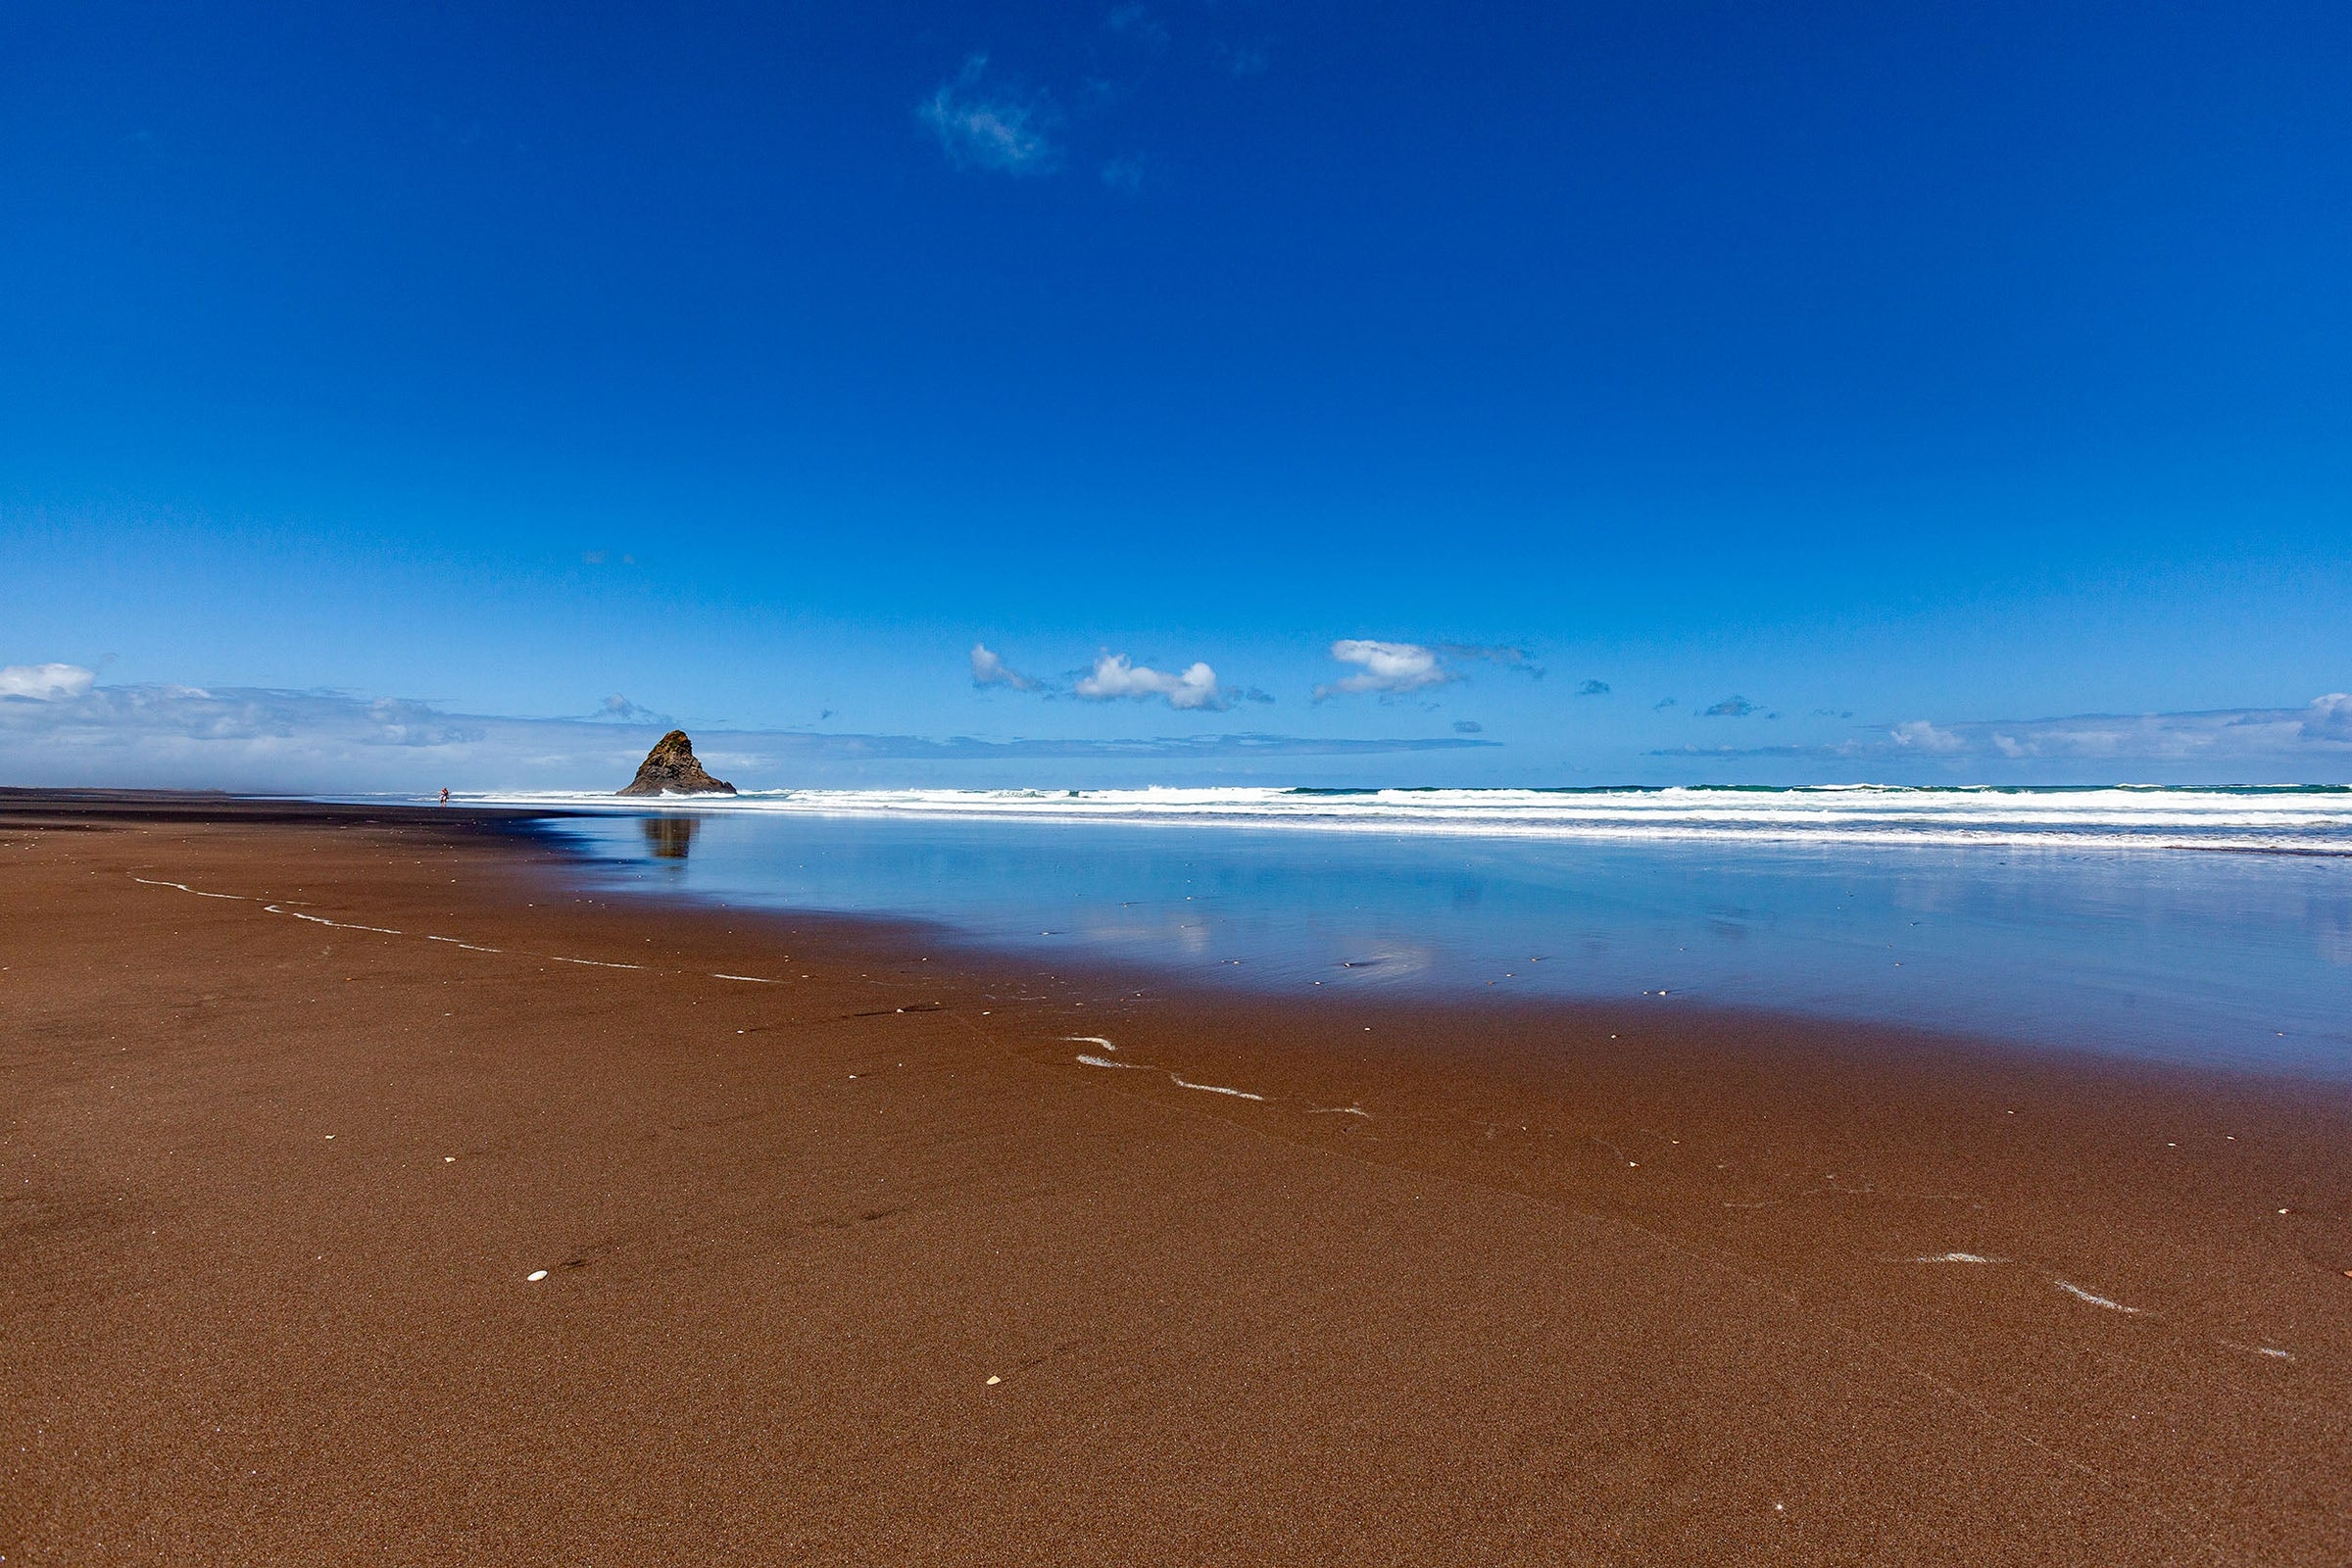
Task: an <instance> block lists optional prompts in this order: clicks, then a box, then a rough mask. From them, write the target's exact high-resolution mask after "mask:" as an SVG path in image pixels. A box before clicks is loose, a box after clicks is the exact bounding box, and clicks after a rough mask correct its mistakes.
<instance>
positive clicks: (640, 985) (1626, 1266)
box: [0, 791, 2352, 1562]
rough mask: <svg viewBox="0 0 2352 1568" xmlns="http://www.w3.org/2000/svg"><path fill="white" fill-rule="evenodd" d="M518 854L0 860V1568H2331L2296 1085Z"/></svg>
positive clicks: (2322, 1216)
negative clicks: (719, 1560)
mask: <svg viewBox="0 0 2352 1568" xmlns="http://www.w3.org/2000/svg"><path fill="white" fill-rule="evenodd" d="M546 814H548V813H546V812H542V811H535V810H525V811H515V812H511V813H498V814H489V813H484V812H482V811H480V810H479V809H471V808H457V807H452V808H447V809H444V808H438V807H429V806H428V807H415V808H393V807H331V806H326V805H322V804H319V803H276V802H263V803H255V802H242V803H240V802H232V801H215V800H210V799H191V798H188V797H156V796H147V795H142V796H140V797H138V798H136V799H132V798H128V797H123V796H112V795H110V796H108V797H107V798H105V799H104V800H92V799H91V798H90V797H89V796H88V794H86V793H84V792H75V793H74V794H73V795H72V796H68V795H65V794H63V793H53V792H15V791H12V792H0V866H5V867H6V868H7V871H8V875H7V878H6V881H5V885H4V886H0V901H5V906H6V907H7V913H8V917H9V918H8V924H9V926H10V927H11V929H13V930H18V931H22V932H25V933H26V935H25V936H24V937H23V938H21V939H18V940H15V941H12V950H13V951H12V952H11V954H10V956H8V958H7V959H6V963H7V965H8V967H7V968H6V969H5V970H0V1019H5V1021H6V1024H7V1026H8V1027H7V1029H6V1030H5V1033H6V1035H7V1037H8V1038H9V1039H10V1040H11V1041H12V1042H13V1044H11V1045H9V1046H8V1047H7V1048H6V1051H7V1055H6V1058H5V1059H6V1072H7V1077H8V1080H9V1081H10V1083H11V1085H12V1095H11V1100H12V1102H13V1104H14V1106H15V1107H16V1108H14V1109H13V1110H12V1111H11V1112H10V1113H9V1116H8V1120H7V1123H6V1126H7V1143H6V1150H7V1153H8V1155H9V1159H8V1163H7V1165H6V1167H5V1174H6V1176H8V1177H11V1178H14V1179H13V1180H10V1181H9V1182H8V1186H9V1188H10V1189H11V1196H12V1198H13V1199H14V1200H15V1201H12V1202H11V1204H9V1205H8V1213H9V1229H8V1232H7V1251H6V1256H5V1258H4V1259H0V1262H4V1263H5V1265H6V1267H5V1270H4V1274H5V1278H6V1280H7V1281H10V1282H13V1283H0V1320H4V1321H5V1322H6V1324H7V1328H8V1332H7V1333H6V1335H4V1336H0V1340H5V1342H6V1348H0V1358H4V1360H5V1365H6V1377H7V1384H6V1386H7V1387H8V1389H9V1390H10V1397H9V1399H8V1401H7V1403H8V1405H9V1407H10V1410H9V1418H8V1421H7V1427H8V1429H9V1430H8V1431H6V1432H5V1433H0V1437H5V1438H7V1439H8V1440H9V1441H11V1442H13V1443H15V1444H16V1445H18V1451H19V1453H20V1454H21V1455H22V1456H24V1457H23V1458H22V1460H21V1463H22V1464H23V1470H22V1471H21V1474H22V1476H23V1478H24V1484H23V1486H21V1487H19V1488H17V1489H16V1490H17V1492H18V1495H20V1496H22V1497H24V1498H25V1499H26V1512H25V1515H24V1517H23V1519H22V1520H21V1521H20V1522H19V1523H18V1524H17V1525H15V1526H10V1525H9V1524H8V1522H7V1521H6V1520H5V1518H4V1517H0V1537H13V1538H14V1540H15V1543H16V1544H15V1546H14V1548H11V1547H9V1546H7V1545H6V1544H0V1550H6V1551H7V1554H8V1555H9V1557H10V1559H11V1560H25V1561H39V1560H61V1561H62V1560H71V1559H74V1558H76V1557H78V1556H81V1555H86V1554H89V1553H90V1551H91V1548H92V1544H94V1543H96V1542H99V1541H105V1542H106V1543H107V1544H108V1554H109V1555H110V1556H111V1555H117V1554H120V1555H122V1556H123V1557H124V1558H125V1559H126V1560H155V1561H164V1560H172V1561H202V1560H223V1561H228V1560H243V1561H259V1560H288V1561H291V1560H299V1559H301V1558H303V1557H305V1556H311V1557H316V1556H317V1555H318V1554H319V1553H320V1552H326V1553H329V1554H332V1555H336V1556H341V1557H346V1558H349V1557H354V1556H368V1555H372V1554H377V1553H380V1554H383V1555H386V1556H399V1557H402V1558H404V1559H405V1560H455V1559H457V1558H460V1557H463V1556H466V1555H469V1554H475V1553H480V1552H486V1553H488V1554H489V1555H492V1556H494V1557H496V1558H498V1559H499V1560H504V1561H539V1560H550V1561H553V1560H559V1559H561V1558H564V1557H574V1558H576V1557H578V1556H580V1555H583V1554H594V1553H605V1554H611V1553H614V1552H625V1553H626V1554H628V1555H630V1556H631V1557H633V1558H641V1559H646V1560H682V1561H683V1560H707V1559H708V1558H709V1557H711V1556H712V1555H724V1554H726V1553H727V1552H729V1551H733V1552H737V1553H745V1552H749V1553H754V1554H760V1553H767V1554H773V1555H790V1554H794V1553H797V1554H800V1555H806V1556H810V1557H813V1558H817V1559H820V1560H853V1559H858V1558H865V1557H874V1556H882V1557H889V1558H893V1559H896V1560H908V1559H917V1560H919V1559H925V1558H932V1557H936V1558H940V1559H942V1560H945V1559H947V1558H951V1557H953V1558H958V1559H961V1560H1005V1561H1037V1560H1048V1561H1054V1560H1068V1561H1080V1560H1089V1559H1092V1560H1105V1559H1112V1558H1116V1559H1124V1560H1137V1561H1160V1560H1168V1561H1206V1560H1218V1561H1223V1560H1232V1561H1243V1560H1258V1561H1265V1560H1278V1559H1280V1560H1304V1559H1308V1558H1316V1557H1321V1558H1325V1559H1334V1560H1337V1559H1346V1560H1364V1561H1413V1560H1494V1561H1545V1560H1583V1559H1589V1558H1592V1557H1602V1558H1608V1559H1610V1560H1637V1559H1641V1560H1655V1561H1707V1560H1718V1561H1719V1560H1724V1559H1725V1558H1733V1557H1740V1556H1743V1555H1757V1554H1770V1555H1772V1556H1774V1557H1775V1558H1776V1559H1778V1558H1785V1559H1787V1560H1790V1561H1800V1562H1803V1561H1837V1560H1846V1559H1848V1558H1850V1557H1852V1556H1855V1555H1872V1554H1877V1555H1882V1556H1908V1557H1911V1558H1913V1559H1915V1560H1935V1559H1937V1558H1943V1559H1947V1560H1948V1559H1950V1558H1953V1557H1955V1556H1960V1555H1965V1556H1968V1557H1970V1558H1972V1559H1974V1560H1985V1561H2018V1562H2077V1561H2080V1562H2110V1561H2116V1560H2125V1559H2129V1560H2167V1561H2173V1560H2178V1561H2233V1560H2244V1559H2248V1558H2254V1559H2259V1560H2263V1561H2276V1562H2303V1561H2309V1562H2323V1561H2332V1560H2340V1559H2341V1557H2342V1556H2343V1555H2344V1554H2345V1552H2346V1550H2347V1547H2348V1546H2352V1528H2348V1527H2347V1525H2346V1523H2345V1521H2346V1519H2347V1518H2348V1517H2352V1477H2347V1476H2345V1475H2343V1474H2341V1470H2342V1467H2341V1465H2340V1462H2338V1460H2339V1458H2340V1454H2341V1453H2342V1452H2343V1451H2345V1450H2346V1444H2347V1442H2348V1441H2352V1417H2347V1415H2346V1414H2345V1413H2344V1412H2345V1411H2346V1409H2347V1400H2346V1398H2345V1396H2346V1395H2347V1394H2348V1393H2352V1323H2348V1322H2347V1317H2348V1314H2347V1311H2346V1307H2347V1305H2352V1278H2347V1277H2345V1275H2344V1273H2343V1271H2344V1270H2346V1269H2352V1203H2348V1202H2347V1199H2346V1195H2347V1192H2348V1191H2352V1154H2347V1152H2346V1151H2347V1150H2352V1093H2347V1092H2345V1091H2343V1090H2342V1089H2341V1087H2340V1086H2329V1085H2310V1084H2302V1083H2281V1082H2278V1081H2275V1080H2270V1079H2260V1078H2247V1077H2244V1076H2240V1075H2237V1074H2225V1073H2220V1072H2216V1071H2212V1070H2205V1069H2190V1068H2182V1067H2168V1066H2159V1065H2155V1064H2150V1063H2145V1062H2135V1061H2129V1060H2125V1061H2117V1060H2114V1059H2112V1058H2105V1057H2102V1058H2098V1059H2097V1060H2096V1061H2085V1060H2084V1059H2082V1058H2060V1057H2056V1056H2053V1055H2051V1054H2040V1053H2034V1052H2031V1051H2029V1050H2026V1049H2025V1048H2016V1047H2009V1046H2000V1045H1989V1044H1982V1043H1971V1042H1967V1041H1962V1040H1956V1039H1950V1038H1945V1037H1936V1036H1929V1035H1924V1034H1918V1033H1915V1032H1912V1031H1895V1030H1890V1029H1883V1028H1874V1027H1870V1026H1863V1025H1851V1024H1826V1023H1820V1022H1815V1021H1811V1020H1805V1019H1790V1018H1776V1017H1770V1016H1765V1015H1749V1014H1741V1013H1737V1012H1734V1013H1728V1014H1727V1013H1718V1012H1709V1013H1704V1014H1695V1013H1694V1014H1684V1015H1680V1016H1678V1017H1676V1018H1675V1019H1673V1020H1669V1021H1664V1022H1661V1021H1659V1020H1658V1019H1656V1017H1655V1016H1654V1014H1644V1013H1642V1011H1641V1009H1638V1008H1634V1007H1630V1006H1613V1005H1604V1004H1570V1003H1560V1002H1553V1001H1542V1002H1524V1001H1520V1002H1509V1003H1501V1002H1497V1003H1495V1004H1488V1005H1476V1006H1467V1005H1449V1004H1446V1003H1440V1002H1399V1001H1396V1000H1394V999H1366V998H1364V997H1362V996H1360V995H1349V996H1346V997H1339V996H1335V997H1333V998H1330V999H1321V998H1317V999H1311V1000H1286V999H1282V998H1277V997H1267V996H1253V995H1242V994H1229V993H1224V992H1221V991H1215V990H1208V989H1186V988H1184V987H1182V986H1179V985H1174V984H1171V983H1170V982H1169V981H1168V979H1167V978H1166V977H1165V976H1163V975H1152V976H1146V975H1140V974H1137V973H1134V972H1132V971H1123V970H1113V969H1109V968H1102V967H1093V966H1088V967H1084V968H1081V967H1079V966H1075V965H1065V964H1055V963H1053V962H1052V961H1051V960H1044V959H1038V958H1034V957H1022V956H1014V955H1005V954H1001V953H994V952H979V951H974V950H973V949H972V948H970V947H968V946H965V945H961V944H957V943H954V942H949V941H943V940H942V939H941V936H940V933H938V932H937V931H935V930H932V929H929V928H924V927H919V926H913V925H907V924H894V923H891V922H881V921H870V922H869V921H848V920H838V919H831V918H826V919H821V920H820V919H816V918H812V917H806V916H793V915H789V914H779V913H774V912H770V911H753V910H748V909H744V908H739V907H738V908H730V907H723V906H717V907H714V906H711V905H709V904H705V903H703V902H701V901H699V900H697V901H691V902H689V901H684V900H680V901H676V902H670V901H662V902H654V901H651V900H648V899H645V898H642V897H640V896H637V895H630V896H627V897H625V898H607V897H603V896H597V895H591V894H588V893H585V892H583V891H581V890H580V889H578V888H577V887H575V886H570V885H567V884H566V883H565V882H564V879H563V877H562V876H561V874H558V873H556V872H553V871H552V870H551V864H552V862H553V861H555V860H556V859H558V858H563V857H564V856H565V855H567V853H568V852H566V851H564V850H562V849H560V848H558V847H556V846H554V845H552V844H550V843H549V842H547V841H544V840H541V839H539V838H537V837H536V836H535V835H533V834H531V833H530V832H529V831H528V829H527V826H526V825H525V824H526V823H527V820H528V819H531V818H536V817H543V816H544V815H546ZM43 819H46V825H43ZM133 873H135V874H136V875H137V876H140V877H144V878H148V879H150V880H149V881H147V882H134V881H132V880H131V876H132V874H133ZM173 882H176V883H178V884H181V887H182V888H184V889H185V890H187V891H182V890H181V889H179V888H173V887H172V886H169V885H163V884H169V883H173ZM195 892H203V893H207V894H212V895H226V897H211V898H197V897H194V896H193V894H194V893H195ZM298 899H299V900H301V901H304V902H302V903H301V904H300V905H299V906H297V904H296V901H297V900H298ZM297 908H299V912H300V915H301V916H302V917H301V918H296V917H294V916H293V915H292V914H290V913H288V912H287V911H292V910H295V909H297ZM271 910H274V911H276V912H270V911H271ZM434 939H443V940H434ZM646 950H650V952H649V951H646ZM785 955H789V956H790V963H789V964H788V965H787V964H785V963H783V962H782V961H781V960H782V958H783V956H785ZM1611 1036H1619V1037H1623V1038H1619V1039H1614V1040H1612V1039H1611V1038H1610V1037H1611ZM1087 1058H1092V1059H1091V1060H1089V1059H1087ZM853 1074H854V1075H855V1076H852V1075H853ZM329 1134H332V1135H333V1136H331V1137H330V1136H328V1135H329ZM2281 1208H2283V1209H2285V1210H2286V1212H2285V1213H2278V1212H2277V1211H2278V1210H2279V1209H2281ZM355 1257H356V1259H357V1260H358V1261H357V1264H356V1266H355V1264H354V1263H353V1262H352V1261H350V1260H352V1259H354V1258H355ZM1008 1259H1009V1261H1008ZM525 1265H528V1266H527V1267H526V1266H525ZM535 1269H545V1270H547V1274H546V1277H545V1278H542V1279H539V1280H535V1281H533V1280H528V1279H527V1278H526V1276H527V1275H528V1274H530V1273H531V1272H532V1271H533V1270H535ZM991 1380H994V1381H991ZM207 1411H209V1412H211V1413H212V1415H214V1416H227V1417H229V1419H225V1420H206V1419H199V1418H198V1416H199V1413H201V1412H207ZM213 1429H217V1430H213ZM224 1454H231V1455H233V1456H235V1458H236V1459H237V1461H238V1462H229V1460H228V1459H227V1458H224V1457H223V1455H224ZM255 1458H261V1459H264V1460H266V1462H265V1463H245V1462H243V1461H245V1460H250V1459H255ZM240 1470H243V1471H250V1472H251V1474H247V1475H240V1474H238V1473H237V1472H238V1471H240ZM1775 1504H1778V1506H1777V1507H1776V1506H1775ZM673 1531H675V1532H690V1533H694V1534H693V1538H692V1539H688V1538H687V1536H686V1535H684V1534H680V1535H672V1534H670V1532H673ZM461 1540H465V1541H467V1542H470V1543H471V1546H470V1547H468V1548H467V1549H463V1550H462V1549H459V1546H458V1545H457V1544H456V1543H458V1542H459V1541H461ZM788 1546H789V1550H788V1549H787V1547H788ZM20 1553H22V1555H20Z"/></svg>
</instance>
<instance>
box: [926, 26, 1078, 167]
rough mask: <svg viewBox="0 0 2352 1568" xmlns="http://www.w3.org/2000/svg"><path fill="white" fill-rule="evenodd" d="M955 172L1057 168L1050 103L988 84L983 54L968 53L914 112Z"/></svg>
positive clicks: (1041, 97)
mask: <svg viewBox="0 0 2352 1568" xmlns="http://www.w3.org/2000/svg"><path fill="white" fill-rule="evenodd" d="M915 114H916V116H917V118H919V119H920V120H921V121H922V123H924V124H926V125H928V126H929V127H930V128H931V131H932V134H934V135H936V136H937V137H938V138H939V147H940V151H941V152H943V153H945V154H946V155H947V158H948V162H949V163H951V164H953V165H955V166H956V168H957V169H980V170H987V171H989V172H994V173H1000V174H1046V173H1051V172H1053V171H1054V169H1055V168H1056V167H1058V165H1059V163H1060V159H1061V153H1060V148H1059V147H1058V146H1057V145H1056V144H1055V142H1054V131H1055V130H1056V128H1057V127H1058V126H1059V124H1060V123H1061V116H1060V113H1059V111H1057V110H1056V109H1055V108H1054V101H1053V100H1052V99H1051V98H1048V97H1047V96H1046V95H1045V94H1043V93H1033V92H1023V91H1020V90H1018V89H1016V88H1014V87H1011V86H1008V85H1005V84H1003V83H1000V82H996V81H992V80H991V79H990V76H989V72H988V56H986V55H984V54H983V55H973V56H972V57H971V58H970V59H968V60H966V61H965V62H964V63H963V68H962V69H961V70H960V71H958V72H956V74H955V75H954V76H952V77H950V78H949V79H948V80H946V81H943V82H941V83H940V84H939V87H938V89H937V90H936V91H935V92H933V93H932V94H931V96H930V97H928V98H926V99H924V100H923V101H922V103H921V104H920V105H919V106H917V108H916V110H915Z"/></svg>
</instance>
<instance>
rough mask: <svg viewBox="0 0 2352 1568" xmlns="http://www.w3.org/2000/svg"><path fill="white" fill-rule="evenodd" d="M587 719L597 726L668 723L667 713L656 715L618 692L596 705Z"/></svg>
mask: <svg viewBox="0 0 2352 1568" xmlns="http://www.w3.org/2000/svg"><path fill="white" fill-rule="evenodd" d="M588 717H589V718H590V719H592V720H593V721H595V722H597V723H599V724H666V723H668V722H669V715H668V714H667V713H657V712H655V711H653V710H652V709H650V708H647V707H645V706H643V705H642V704H639V703H632V702H630V701H629V700H628V699H627V698H626V697H623V696H621V695H620V694H619V693H618V692H614V693H613V695H612V696H610V697H608V698H606V699H605V700H604V701H603V702H601V703H599V704H597V705H596V711H595V712H593V713H590V714H589V715H588Z"/></svg>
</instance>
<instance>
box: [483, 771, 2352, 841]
mask: <svg viewBox="0 0 2352 1568" xmlns="http://www.w3.org/2000/svg"><path fill="white" fill-rule="evenodd" d="M479 799H481V800H483V801H485V802H497V803H500V804H508V805H524V806H528V805H543V806H562V807H565V808H567V809H602V810H622V811H635V810H642V809H644V807H643V805H642V804H623V803H621V802H617V801H615V800H614V799H613V797H612V796H609V795H602V794H598V795H589V794H580V793H564V792H542V793H536V794H521V795H503V796H483V797H479ZM692 809H693V810H695V811H696V812H698V813H703V814H711V815H718V814H751V815H760V814H774V813H783V814H801V815H817V816H860V817H872V816H907V817H939V818H958V819H980V820H1010V821H1039V822H1126V823H1195V824H1223V825H1227V826H1235V827H1280V828H1293V829H1301V830H1313V831H1321V832H1377V833H1416V834H1450V835H1459V836H1467V837H1484V838H1542V839H1593V840H1611V839H1615V840H1644V839H1684V838H1698V839H1727V838H1728V839H1745V840H1754V841H1758V842H1804V841H1814V840H1834V841H1838V842H1841V843H1859V844H1886V845H1906V844H1907V845H1966V846H1984V847H2007V848H2029V847H2035V846H2039V847H2044V848H2069V849H2087V848H2101V849H2167V848H2170V849H2196V850H2239V851H2270V852H2275V853H2296V854H2318V855H2352V789H2344V788H2334V787H2321V786H2313V787H2308V788H2305V787H2284V786H2281V787H2278V788H2261V789H2182V788H2158V787H2154V786H2146V787H2141V786H2116V787H2113V788H2104V789H2008V788H1996V787H1990V786H1982V787H1970V788H1955V789H1926V788H1905V787H1896V786H1890V785H1871V784H1853V785H1822V786H1814V787H1808V788H1801V789H1734V788H1720V789H1717V788H1704V787H1687V788H1669V789H1616V790H1503V789H1495V790H1444V789H1437V790H1417V789H1416V790H1375V791H1362V792H1327V791H1315V790H1285V789H1262V788H1220V789H1162V788H1153V789H1141V790H942V789H908V790H765V791H752V792H748V793H746V794H743V795H739V796H735V797H733V798H728V799H719V800H711V799H709V798H703V799H698V800H696V801H695V802H694V803H693V806H692Z"/></svg>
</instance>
